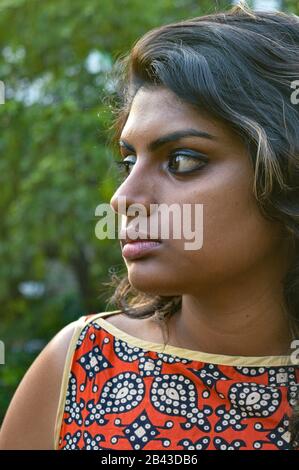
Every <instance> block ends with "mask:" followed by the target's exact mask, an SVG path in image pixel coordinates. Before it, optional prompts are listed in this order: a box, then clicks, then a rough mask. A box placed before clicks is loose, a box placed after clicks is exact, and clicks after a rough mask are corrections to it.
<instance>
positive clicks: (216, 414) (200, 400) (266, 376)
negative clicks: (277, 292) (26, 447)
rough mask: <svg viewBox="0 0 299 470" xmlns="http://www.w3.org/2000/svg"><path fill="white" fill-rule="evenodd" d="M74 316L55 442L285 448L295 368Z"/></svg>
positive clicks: (277, 359) (59, 445) (286, 361)
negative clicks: (152, 337) (170, 341)
mask: <svg viewBox="0 0 299 470" xmlns="http://www.w3.org/2000/svg"><path fill="white" fill-rule="evenodd" d="M114 313H120V311H119V310H116V311H112V312H102V313H100V314H94V315H89V316H85V317H81V318H80V319H79V321H78V326H77V329H76V331H75V332H74V335H73V338H72V341H71V344H70V347H69V350H68V355H67V359H66V363H65V369H64V376H63V382H62V387H61V393H60V401H59V407H58V411H57V418H56V427H55V449H85V450H89V449H92V450H95V449H98V450H105V449H109V450H113V449H116V450H157V449H159V450H191V449H192V450H202V449H204V450H205V449H212V450H215V449H216V450H230V449H236V450H239V449H240V450H243V449H245V450H254V449H265V450H271V449H272V450H275V449H276V450H277V449H278V450H287V449H289V448H290V445H289V440H290V435H289V432H288V423H289V417H290V415H291V413H292V406H293V405H294V403H295V398H296V393H297V387H298V382H299V380H298V379H299V368H298V365H297V366H296V365H294V364H292V363H291V361H290V357H288V356H265V357H244V356H243V357H240V356H224V355H223V356H222V355H215V354H210V353H203V352H199V351H193V350H190V349H184V348H179V347H175V346H171V345H166V347H164V345H163V344H159V343H152V342H149V341H145V340H142V339H139V338H137V337H135V336H131V335H129V334H128V333H126V332H124V331H122V330H120V329H119V328H117V327H115V326H114V325H112V324H111V323H110V322H109V321H108V320H105V319H104V318H103V317H105V316H109V315H111V314H114Z"/></svg>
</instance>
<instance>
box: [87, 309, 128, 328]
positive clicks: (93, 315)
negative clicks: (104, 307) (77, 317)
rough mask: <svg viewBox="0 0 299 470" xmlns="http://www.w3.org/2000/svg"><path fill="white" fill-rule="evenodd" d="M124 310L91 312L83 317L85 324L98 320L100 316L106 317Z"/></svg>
mask: <svg viewBox="0 0 299 470" xmlns="http://www.w3.org/2000/svg"><path fill="white" fill-rule="evenodd" d="M121 312H122V310H110V311H107V312H99V313H91V314H90V315H86V316H85V317H81V318H82V319H83V323H84V325H86V324H87V323H90V322H92V321H94V320H97V319H98V318H104V317H107V316H110V315H114V314H116V313H121Z"/></svg>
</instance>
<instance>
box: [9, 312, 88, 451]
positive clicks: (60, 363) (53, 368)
mask: <svg viewBox="0 0 299 470" xmlns="http://www.w3.org/2000/svg"><path fill="white" fill-rule="evenodd" d="M82 325H84V322H83V317H81V318H80V319H78V320H76V321H74V322H72V323H69V324H68V325H67V326H65V327H64V328H63V329H62V330H60V331H59V332H58V333H57V334H56V335H55V336H54V337H53V338H52V340H51V341H50V342H49V343H48V344H47V345H46V347H45V348H44V349H43V350H42V351H41V353H40V354H39V355H38V357H37V358H36V359H35V361H34V362H33V364H32V365H31V367H30V368H29V369H28V371H27V372H26V374H25V376H24V377H23V379H22V381H21V383H20V384H19V386H18V388H17V390H16V392H15V394H14V396H13V399H12V401H11V403H10V406H9V408H8V410H7V413H6V416H5V418H4V421H3V424H2V427H1V430H0V449H13V450H14V449H34V450H36V449H53V443H54V428H55V420H56V413H57V408H58V403H59V396H60V388H61V383H62V378H63V372H64V366H65V361H66V357H67V353H68V350H69V347H70V344H71V341H72V338H73V337H74V336H76V334H77V333H79V332H80V330H81V328H82Z"/></svg>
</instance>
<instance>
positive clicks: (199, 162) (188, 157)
mask: <svg viewBox="0 0 299 470" xmlns="http://www.w3.org/2000/svg"><path fill="white" fill-rule="evenodd" d="M206 163H207V157H206V156H205V155H201V154H195V153H194V152H190V151H187V150H184V152H182V151H180V152H176V153H175V154H172V155H171V158H170V164H169V165H168V170H169V171H170V172H171V173H176V174H183V173H192V172H193V171H197V170H200V169H201V168H202V167H204V166H205V164H206Z"/></svg>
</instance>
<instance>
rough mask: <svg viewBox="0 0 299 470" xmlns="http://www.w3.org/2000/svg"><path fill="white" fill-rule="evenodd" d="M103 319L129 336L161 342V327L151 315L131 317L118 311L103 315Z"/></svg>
mask: <svg viewBox="0 0 299 470" xmlns="http://www.w3.org/2000/svg"><path fill="white" fill-rule="evenodd" d="M105 320H106V321H107V322H109V323H111V324H112V325H114V326H115V327H116V328H118V329H120V330H122V331H124V332H125V333H127V334H129V335H131V336H135V337H137V338H140V339H143V340H145V341H153V342H155V343H160V342H161V341H162V342H163V335H162V332H161V327H160V326H159V325H158V323H157V322H156V321H154V320H153V318H152V317H149V318H131V317H129V316H128V315H126V314H125V313H123V312H120V313H114V314H112V315H107V316H105Z"/></svg>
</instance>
